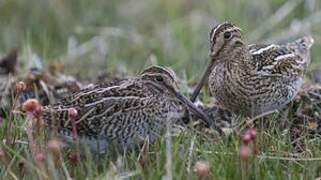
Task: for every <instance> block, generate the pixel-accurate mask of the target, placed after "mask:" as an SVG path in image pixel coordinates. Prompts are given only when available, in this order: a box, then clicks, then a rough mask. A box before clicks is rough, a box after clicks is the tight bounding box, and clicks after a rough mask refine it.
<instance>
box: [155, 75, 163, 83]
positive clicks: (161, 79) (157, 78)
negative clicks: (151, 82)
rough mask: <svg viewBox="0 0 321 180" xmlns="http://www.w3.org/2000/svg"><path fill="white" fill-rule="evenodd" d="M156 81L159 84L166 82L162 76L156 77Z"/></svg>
mask: <svg viewBox="0 0 321 180" xmlns="http://www.w3.org/2000/svg"><path fill="white" fill-rule="evenodd" d="M155 79H156V81H159V82H162V81H163V80H164V79H163V77H162V76H156V77H155Z"/></svg>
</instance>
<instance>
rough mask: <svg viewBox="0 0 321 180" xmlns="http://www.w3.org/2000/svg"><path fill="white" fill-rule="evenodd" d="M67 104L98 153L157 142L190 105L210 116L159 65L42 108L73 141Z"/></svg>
mask: <svg viewBox="0 0 321 180" xmlns="http://www.w3.org/2000/svg"><path fill="white" fill-rule="evenodd" d="M69 108H75V109H76V110H77V111H78V117H77V119H76V127H77V130H78V134H79V137H80V141H83V142H84V144H88V145H89V147H90V148H91V150H92V151H98V152H100V153H101V152H105V151H106V150H108V147H109V145H111V144H115V145H117V147H120V148H121V149H123V150H126V149H131V148H133V147H134V146H137V145H139V144H142V143H143V142H144V141H145V140H146V139H148V140H149V142H152V141H154V140H155V139H156V138H157V137H158V136H159V135H161V134H162V133H163V132H164V130H165V128H166V122H167V121H169V120H170V121H173V120H175V119H178V118H182V116H183V115H184V113H185V111H186V110H187V109H189V110H190V111H191V112H192V113H194V114H196V115H197V116H198V117H199V118H201V119H203V120H204V121H206V122H207V123H209V120H208V118H207V116H206V115H205V114H204V113H203V112H202V111H201V110H199V109H198V108H197V107H196V106H195V105H194V104H193V103H192V102H191V101H189V100H188V99H187V98H186V97H184V96H183V95H181V94H180V93H179V91H178V87H177V82H176V76H175V73H174V72H173V71H172V70H170V69H168V68H163V67H159V66H151V67H149V68H147V69H145V70H144V71H143V72H142V73H141V74H140V75H138V76H135V77H131V78H127V79H120V80H116V81H112V82H109V83H105V84H100V85H96V86H93V87H90V88H87V89H83V90H81V91H80V92H77V93H74V94H72V95H71V96H69V97H67V98H65V99H63V100H61V102H60V103H58V104H55V105H50V106H46V107H44V110H43V111H42V117H43V119H44V120H45V122H47V123H48V124H49V126H53V125H55V126H58V130H59V132H60V134H62V135H63V137H64V138H65V140H67V138H69V139H70V133H71V130H72V124H71V123H70V120H69V119H68V109H69ZM54 122H56V123H54ZM97 142H99V146H97V144H98V143H97ZM97 147H99V149H97Z"/></svg>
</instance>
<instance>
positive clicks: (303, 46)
mask: <svg viewBox="0 0 321 180" xmlns="http://www.w3.org/2000/svg"><path fill="white" fill-rule="evenodd" d="M313 43H314V39H313V38H312V36H304V37H302V38H300V39H297V40H296V41H294V42H292V43H290V44H289V46H290V47H291V48H293V49H294V50H295V51H297V52H298V53H300V54H305V53H307V52H308V51H309V50H310V48H311V47H312V45H313Z"/></svg>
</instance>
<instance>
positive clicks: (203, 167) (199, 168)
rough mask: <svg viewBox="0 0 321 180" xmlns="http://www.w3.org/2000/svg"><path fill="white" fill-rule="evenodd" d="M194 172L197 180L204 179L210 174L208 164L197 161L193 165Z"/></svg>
mask: <svg viewBox="0 0 321 180" xmlns="http://www.w3.org/2000/svg"><path fill="white" fill-rule="evenodd" d="M194 171H195V173H196V175H197V176H198V178H199V179H205V178H206V177H207V176H208V175H209V173H210V166H209V164H208V162H205V161H197V162H196V163H195V167H194Z"/></svg>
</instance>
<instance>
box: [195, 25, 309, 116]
mask: <svg viewBox="0 0 321 180" xmlns="http://www.w3.org/2000/svg"><path fill="white" fill-rule="evenodd" d="M312 44H313V39H312V38H311V37H309V36H307V37H303V38H301V39H298V40H296V41H294V42H290V43H287V44H282V45H277V44H253V45H246V43H245V42H244V41H243V39H242V36H241V30H240V28H238V27H236V26H234V25H233V24H230V23H223V24H219V25H217V26H216V27H214V28H213V29H212V30H211V32H210V63H209V65H208V67H207V69H206V71H205V73H204V75H203V77H202V80H201V81H200V83H199V84H198V86H197V87H196V89H195V91H194V92H193V95H192V97H191V100H192V101H194V100H195V98H196V97H197V95H198V94H199V91H200V90H201V88H202V86H203V84H204V82H205V81H207V79H208V84H209V88H210V92H211V94H212V95H213V96H214V97H215V99H216V100H217V101H218V103H219V105H221V106H222V107H224V108H226V109H228V110H229V111H231V112H234V113H236V114H240V113H243V114H244V115H246V116H248V117H252V118H255V117H258V116H261V115H264V114H267V113H269V112H273V111H275V110H278V109H280V108H282V107H284V106H285V105H286V104H288V103H289V102H290V101H291V100H292V99H293V98H294V96H295V95H296V94H297V92H298V90H299V89H300V87H301V85H302V83H303V74H304V70H305V68H306V67H307V65H308V63H309V49H310V47H311V46H312Z"/></svg>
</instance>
